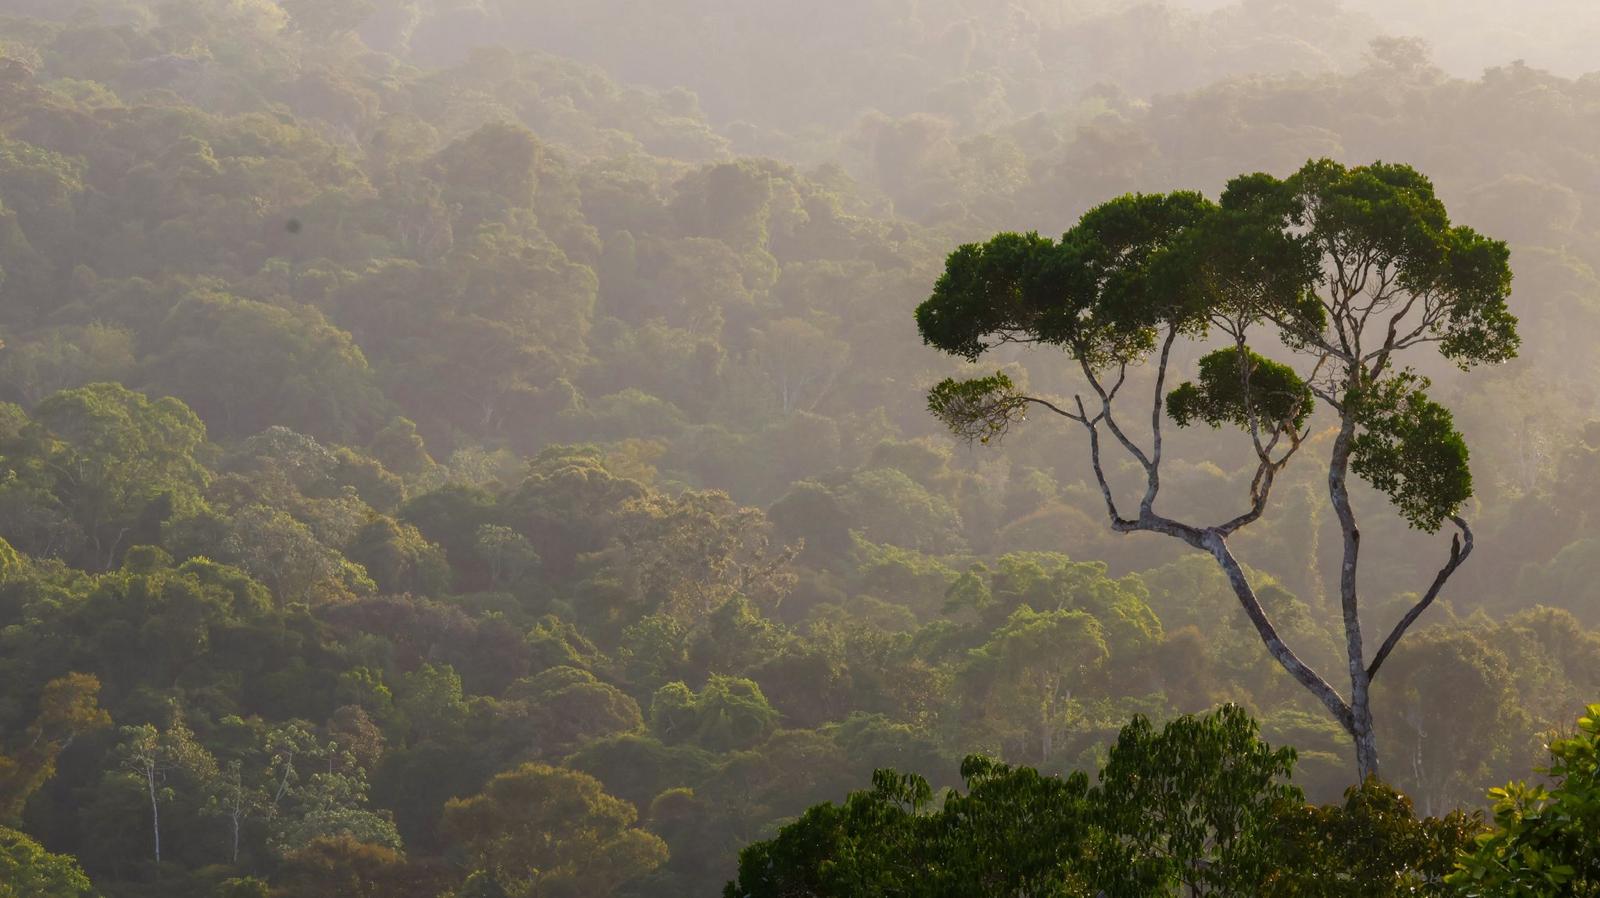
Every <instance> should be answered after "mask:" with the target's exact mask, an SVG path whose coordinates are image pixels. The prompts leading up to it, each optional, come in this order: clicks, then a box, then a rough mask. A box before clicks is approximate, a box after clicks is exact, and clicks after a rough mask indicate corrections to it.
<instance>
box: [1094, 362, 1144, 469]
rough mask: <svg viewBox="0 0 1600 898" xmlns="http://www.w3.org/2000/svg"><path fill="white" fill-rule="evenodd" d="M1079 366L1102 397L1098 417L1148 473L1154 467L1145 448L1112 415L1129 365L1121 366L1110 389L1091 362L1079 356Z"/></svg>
mask: <svg viewBox="0 0 1600 898" xmlns="http://www.w3.org/2000/svg"><path fill="white" fill-rule="evenodd" d="M1078 366H1079V367H1080V368H1082V369H1083V376H1084V377H1085V378H1086V379H1087V380H1088V381H1089V386H1091V387H1093V388H1094V391H1095V393H1096V394H1097V395H1099V397H1100V406H1101V411H1100V414H1099V415H1097V416H1096V417H1097V418H1101V419H1104V420H1105V422H1106V427H1108V428H1110V429H1111V434H1112V436H1115V437H1116V438H1117V442H1119V443H1121V444H1122V448H1124V449H1126V450H1127V451H1128V454H1129V455H1131V456H1133V457H1134V459H1136V460H1137V461H1138V462H1139V466H1140V467H1142V468H1144V469H1145V472H1146V473H1148V472H1149V471H1150V470H1151V468H1152V467H1153V465H1152V464H1151V462H1150V457H1149V456H1148V455H1145V453H1144V450H1143V449H1140V448H1139V445H1138V444H1137V443H1135V442H1134V441H1133V440H1130V439H1128V435H1127V434H1125V433H1123V432H1122V428H1121V427H1118V426H1117V422H1116V419H1115V418H1113V417H1112V415H1111V400H1112V399H1114V398H1116V395H1117V391H1118V390H1120V389H1122V384H1123V381H1124V380H1126V379H1127V376H1128V366H1127V365H1123V366H1121V370H1120V372H1119V373H1118V375H1117V382H1116V383H1115V384H1113V385H1112V387H1111V389H1110V390H1109V391H1108V390H1106V388H1105V387H1103V386H1101V384H1100V378H1098V377H1095V374H1094V369H1093V368H1091V367H1089V363H1088V362H1087V361H1086V360H1084V359H1083V358H1082V357H1081V356H1080V357H1079V358H1078Z"/></svg>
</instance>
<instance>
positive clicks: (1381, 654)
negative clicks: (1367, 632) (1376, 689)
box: [1367, 515, 1472, 680]
mask: <svg viewBox="0 0 1600 898" xmlns="http://www.w3.org/2000/svg"><path fill="white" fill-rule="evenodd" d="M1450 520H1451V522H1453V523H1454V524H1455V525H1456V527H1458V528H1460V530H1461V533H1460V534H1458V535H1456V536H1453V537H1451V539H1450V559H1449V560H1448V561H1446V562H1445V564H1444V567H1442V568H1440V569H1439V574H1438V576H1436V577H1434V578H1433V585H1432V586H1429V587H1428V591H1427V592H1426V593H1424V594H1423V596H1422V598H1421V599H1419V600H1418V601H1417V604H1415V605H1413V606H1411V610H1410V611H1407V612H1406V616H1405V617H1403V618H1401V619H1400V623H1398V624H1395V627H1394V631H1393V632H1391V633H1390V634H1389V638H1388V639H1385V640H1384V641H1383V647H1382V648H1380V649H1378V654H1376V655H1374V656H1373V658H1372V664H1370V665H1368V667H1367V679H1369V680H1370V679H1372V677H1373V676H1374V675H1375V674H1377V672H1378V668H1379V667H1380V666H1382V664H1383V660H1384V659H1385V658H1387V657H1389V653H1390V652H1392V651H1394V647H1395V646H1396V645H1399V644H1400V639H1401V637H1403V636H1405V635H1406V631H1407V630H1409V629H1411V625H1412V624H1414V623H1416V622H1417V618H1419V617H1421V616H1422V612H1424V611H1427V610H1428V606H1429V605H1432V604H1433V600H1434V599H1437V598H1438V597H1439V593H1440V592H1441V591H1442V590H1443V589H1444V585H1445V583H1446V582H1448V581H1449V579H1450V576H1451V575H1452V574H1454V573H1455V572H1456V568H1458V567H1461V563H1462V562H1464V561H1466V560H1467V556H1468V555H1471V554H1472V528H1471V527H1468V526H1467V522H1466V520H1465V519H1464V518H1462V517H1461V516H1460V515H1451V516H1450Z"/></svg>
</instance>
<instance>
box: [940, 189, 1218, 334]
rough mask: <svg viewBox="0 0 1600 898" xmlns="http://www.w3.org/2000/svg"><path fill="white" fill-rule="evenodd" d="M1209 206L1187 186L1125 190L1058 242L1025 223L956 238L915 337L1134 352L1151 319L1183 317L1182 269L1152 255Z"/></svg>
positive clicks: (1187, 313) (1173, 242)
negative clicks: (1021, 228) (972, 239)
mask: <svg viewBox="0 0 1600 898" xmlns="http://www.w3.org/2000/svg"><path fill="white" fill-rule="evenodd" d="M1215 208H1216V207H1215V205H1214V204H1212V203H1211V202H1209V201H1208V200H1206V199H1205V198H1203V197H1201V196H1200V195H1199V194H1196V193H1188V192H1177V193H1170V194H1149V195H1145V194H1141V195H1129V196H1124V197H1120V198H1118V199H1115V200H1112V201H1110V202H1108V203H1105V204H1103V205H1101V206H1098V207H1096V208H1095V209H1092V210H1090V211H1089V212H1088V213H1087V214H1085V215H1084V216H1083V218H1082V219H1081V220H1080V221H1079V223H1078V224H1077V226H1076V227H1074V228H1073V229H1072V230H1070V231H1068V232H1067V233H1066V234H1065V235H1063V236H1062V238H1061V241H1060V242H1059V243H1056V242H1053V241H1051V240H1050V239H1048V238H1045V237H1040V236H1039V235H1038V234H1034V233H1030V234H1000V235H998V236H996V237H995V238H994V239H992V240H990V241H989V242H988V243H985V244H968V245H966V246H963V247H961V248H959V249H957V250H956V251H955V252H953V253H951V254H950V258H949V259H948V260H947V261H946V263H945V271H944V274H943V275H942V276H941V277H940V278H939V281H938V283H937V284H935V285H934V289H933V295H932V296H931V297H929V299H928V300H927V301H925V302H924V303H922V305H920V306H918V307H917V327H918V329H919V330H920V331H921V333H922V339H923V341H924V342H926V343H928V344H929V345H931V346H935V347H937V348H939V349H942V350H944V351H945V352H948V353H951V354H953V355H959V356H962V357H963V358H966V359H969V360H975V359H977V358H978V357H979V356H980V355H982V354H983V353H984V352H985V351H987V350H988V349H989V348H991V347H992V346H994V345H996V344H998V343H1001V342H1025V343H1048V344H1051V345H1055V346H1062V347H1065V348H1067V350H1068V351H1069V352H1070V353H1072V355H1073V357H1075V358H1082V359H1084V360H1085V361H1088V362H1089V363H1090V364H1092V365H1100V364H1104V363H1107V362H1118V361H1131V360H1134V359H1136V358H1138V357H1139V356H1141V355H1142V354H1143V353H1145V352H1148V351H1149V350H1150V348H1151V347H1152V346H1153V345H1154V342H1155V334H1154V328H1155V327H1156V326H1157V325H1158V324H1161V323H1163V322H1169V321H1175V320H1178V319H1185V320H1187V319H1188V318H1191V317H1192V309H1190V308H1187V307H1186V306H1185V300H1186V293H1187V291H1186V290H1180V289H1174V287H1175V286H1176V285H1178V284H1179V283H1180V282H1181V280H1182V271H1183V269H1182V268H1180V267H1175V266H1172V265H1162V264H1159V263H1160V262H1161V260H1162V259H1163V257H1164V256H1165V255H1167V254H1168V253H1169V252H1171V251H1172V250H1173V248H1174V247H1176V246H1177V245H1178V244H1179V242H1180V239H1181V238H1182V236H1183V235H1184V234H1185V233H1186V232H1187V231H1188V230H1189V229H1191V228H1194V227H1196V226H1197V225H1199V224H1200V223H1202V222H1204V221H1205V220H1206V219H1207V218H1208V216H1210V215H1211V214H1212V213H1213V212H1214V210H1215Z"/></svg>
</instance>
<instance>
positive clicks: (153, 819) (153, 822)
mask: <svg viewBox="0 0 1600 898" xmlns="http://www.w3.org/2000/svg"><path fill="white" fill-rule="evenodd" d="M144 782H145V785H146V786H147V787H149V789H150V828H151V830H153V831H154V832H155V841H156V875H158V876H159V875H160V873H161V806H160V804H159V803H158V802H157V801H156V772H155V770H154V769H146V771H145V777H144Z"/></svg>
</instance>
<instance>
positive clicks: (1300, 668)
mask: <svg viewBox="0 0 1600 898" xmlns="http://www.w3.org/2000/svg"><path fill="white" fill-rule="evenodd" d="M1198 548H1202V549H1205V550H1206V551H1208V552H1210V553H1211V555H1212V557H1213V558H1215V559H1216V560H1217V564H1219V565H1221V567H1222V572H1223V573H1224V574H1226V575H1227V577H1228V584H1229V585H1230V586H1232V587H1233V592H1234V595H1235V596H1237V597H1238V599H1239V604H1240V605H1242V606H1244V611H1245V614H1246V615H1248V616H1249V618H1250V622H1251V623H1252V624H1254V625H1255V628H1256V632H1257V633H1258V634H1259V635H1260V637H1261V642H1262V644H1263V645H1265V646H1266V648H1267V653H1268V654H1270V655H1272V657H1273V658H1274V659H1276V660H1277V662H1278V664H1280V665H1281V666H1282V667H1283V669H1284V670H1286V671H1288V672H1289V675H1290V676H1292V677H1294V678H1295V680H1296V682H1298V683H1300V685H1302V686H1304V687H1305V688H1306V689H1307V690H1308V691H1309V692H1310V693H1311V694H1312V695H1314V696H1316V697H1317V700H1318V701H1320V702H1322V704H1323V707H1326V708H1327V709H1328V711H1329V712H1330V713H1331V714H1333V717H1334V719H1335V720H1337V721H1339V724H1340V726H1343V727H1344V728H1345V731H1346V732H1348V733H1350V734H1351V735H1352V736H1354V735H1355V733H1356V729H1355V722H1354V715H1353V713H1352V709H1351V706H1350V705H1349V704H1347V703H1346V702H1345V700H1344V698H1343V697H1342V696H1340V695H1339V692H1338V690H1336V689H1334V688H1333V686H1331V685H1330V684H1329V683H1328V681H1327V680H1324V679H1323V678H1322V677H1321V676H1319V675H1318V674H1317V672H1316V671H1314V670H1312V669H1311V668H1310V667H1307V666H1306V664H1305V662H1303V661H1301V660H1300V658H1299V656H1297V655H1296V654H1295V653H1294V651H1293V650H1292V649H1290V648H1289V646H1288V645H1286V644H1285V643H1284V641H1283V639H1282V637H1280V636H1279V635H1278V630H1277V628H1276V627H1274V626H1273V625H1272V621H1271V620H1270V619H1269V618H1268V617H1267V614H1266V612H1265V611H1264V610H1263V609H1262V607H1261V601H1260V599H1259V598H1257V597H1256V592H1255V589H1254V588H1253V587H1252V586H1251V585H1250V578H1248V577H1246V576H1245V573H1244V568H1243V567H1242V566H1240V564H1239V560H1238V559H1237V558H1234V557H1233V552H1232V551H1230V550H1229V549H1228V541H1227V540H1226V539H1224V538H1223V536H1222V534H1221V533H1219V532H1218V531H1216V530H1209V531H1205V532H1204V533H1203V534H1202V535H1201V538H1200V544H1199V546H1198ZM1369 729H1370V727H1369Z"/></svg>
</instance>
